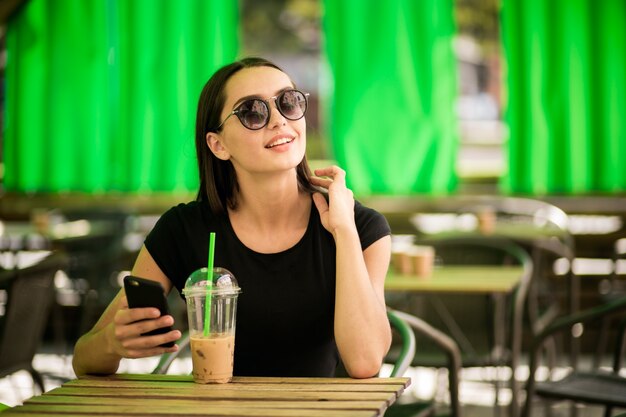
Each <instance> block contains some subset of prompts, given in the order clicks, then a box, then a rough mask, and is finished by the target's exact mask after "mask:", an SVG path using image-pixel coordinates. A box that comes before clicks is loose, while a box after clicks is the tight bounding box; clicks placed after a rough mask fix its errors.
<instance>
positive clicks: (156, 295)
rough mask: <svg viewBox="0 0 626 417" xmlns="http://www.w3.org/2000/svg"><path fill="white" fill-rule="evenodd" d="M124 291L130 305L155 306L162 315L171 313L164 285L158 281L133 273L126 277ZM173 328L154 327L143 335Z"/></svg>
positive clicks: (161, 332)
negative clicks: (136, 275)
mask: <svg viewBox="0 0 626 417" xmlns="http://www.w3.org/2000/svg"><path fill="white" fill-rule="evenodd" d="M124 291H125V292H126V298H127V299H128V307H130V308H143V307H155V308H158V309H159V311H160V312H161V316H164V315H167V314H169V309H168V308H167V298H165V291H164V290H163V286H162V285H161V284H160V283H159V282H156V281H151V280H149V279H145V278H139V277H135V276H132V275H127V276H125V277H124ZM171 330H172V327H171V326H167V327H161V328H159V329H154V330H152V331H150V332H147V333H143V334H142V336H152V335H155V334H163V333H167V332H169V331H171ZM159 346H161V347H172V346H174V342H168V343H164V344H162V345H159Z"/></svg>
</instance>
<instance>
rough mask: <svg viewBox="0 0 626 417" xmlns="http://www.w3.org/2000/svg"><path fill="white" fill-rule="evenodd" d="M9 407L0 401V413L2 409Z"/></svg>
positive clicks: (8, 408)
mask: <svg viewBox="0 0 626 417" xmlns="http://www.w3.org/2000/svg"><path fill="white" fill-rule="evenodd" d="M10 409H11V407H9V406H8V405H6V404H2V403H0V413H1V412H3V411H4V410H10Z"/></svg>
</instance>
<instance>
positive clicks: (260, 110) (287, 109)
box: [215, 90, 309, 132]
mask: <svg viewBox="0 0 626 417" xmlns="http://www.w3.org/2000/svg"><path fill="white" fill-rule="evenodd" d="M308 96H309V94H308V93H303V92H302V91H298V90H285V91H283V92H282V93H280V94H278V95H276V96H274V97H270V98H268V99H267V100H262V99H260V98H253V99H250V100H246V101H244V102H243V103H241V104H240V105H238V106H237V107H236V108H235V110H233V111H232V112H230V114H229V115H228V116H226V118H225V119H224V121H223V122H222V123H220V125H219V126H218V127H217V129H215V131H216V132H219V130H220V129H221V128H222V126H224V123H226V120H228V118H229V117H230V116H232V115H233V114H234V115H236V116H237V118H238V119H239V121H240V122H241V124H242V125H243V126H244V127H245V128H246V129H250V130H259V129H263V128H264V127H265V126H267V124H268V123H269V121H270V114H271V111H270V100H274V103H275V104H276V108H277V109H278V111H279V112H280V114H282V115H283V116H284V117H285V119H288V120H298V119H302V117H303V116H304V113H306V106H307V97H308Z"/></svg>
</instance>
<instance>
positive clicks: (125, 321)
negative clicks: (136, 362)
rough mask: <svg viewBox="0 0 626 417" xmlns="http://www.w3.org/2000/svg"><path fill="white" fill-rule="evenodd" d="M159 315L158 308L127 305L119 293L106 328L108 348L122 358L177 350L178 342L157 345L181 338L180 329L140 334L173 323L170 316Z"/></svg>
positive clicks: (141, 356) (133, 357) (140, 356)
mask: <svg viewBox="0 0 626 417" xmlns="http://www.w3.org/2000/svg"><path fill="white" fill-rule="evenodd" d="M159 315H160V312H159V310H158V309H157V308H152V307H148V308H128V301H127V299H126V297H125V296H122V297H121V299H120V303H119V308H118V310H117V311H116V313H115V316H114V318H113V320H112V321H111V322H110V323H109V325H108V326H107V330H106V334H107V341H108V344H109V350H110V351H111V352H112V353H114V354H115V355H118V356H120V357H122V358H132V359H135V358H145V357H148V356H155V355H160V354H163V353H169V352H176V351H177V350H178V346H177V345H174V346H173V347H169V348H168V347H161V346H159V345H162V344H164V343H168V342H174V341H176V340H178V339H180V337H181V332H180V331H179V330H172V331H170V332H167V333H164V334H158V335H151V336H142V334H144V333H147V332H150V331H152V330H155V329H160V328H162V327H167V326H172V325H173V324H174V318H173V317H172V316H170V315H165V316H162V317H159Z"/></svg>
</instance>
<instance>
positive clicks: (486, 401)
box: [0, 349, 603, 417]
mask: <svg viewBox="0 0 626 417" xmlns="http://www.w3.org/2000/svg"><path fill="white" fill-rule="evenodd" d="M43 351H44V352H45V351H46V349H44V350H43ZM156 363H157V360H156V359H155V358H147V359H136V360H125V361H122V364H121V366H120V370H119V372H126V373H149V372H151V371H152V369H153V368H154V367H155V366H156ZM34 366H35V368H36V369H38V370H39V371H40V372H42V374H44V381H45V384H46V390H50V389H53V388H56V387H58V386H60V385H61V384H62V383H63V381H64V380H68V379H73V378H75V375H74V373H73V371H72V357H71V356H70V355H58V354H52V353H40V354H37V355H36V357H35V361H34ZM390 370H391V369H390V367H387V365H385V366H384V367H383V369H382V371H381V375H382V376H385V375H388V373H389V372H390ZM190 371H191V358H190V357H189V356H185V355H181V358H179V359H177V360H176V361H175V362H174V363H173V364H172V367H171V368H170V371H169V373H173V374H176V373H178V374H185V373H188V372H190ZM462 372H463V373H462V377H461V386H460V397H461V398H460V399H461V404H462V407H463V417H494V416H498V415H499V416H507V413H506V408H505V407H504V408H502V409H501V411H502V412H500V413H499V414H498V413H494V408H493V401H494V389H493V385H492V384H491V382H487V381H490V380H491V379H492V378H493V373H494V372H495V370H494V369H493V368H473V369H465V370H463V371H462ZM517 372H518V375H517V376H518V379H520V380H525V379H526V376H527V372H528V370H527V368H526V367H525V366H522V367H520V368H519V369H518V371H517ZM405 376H408V377H410V378H411V380H412V383H411V386H410V387H409V388H408V389H407V390H406V391H405V393H404V394H403V396H402V397H401V398H400V400H399V401H400V402H403V401H408V402H410V401H411V400H413V399H414V398H418V399H425V400H427V399H432V398H434V399H435V400H436V401H437V403H438V404H441V405H442V408H445V405H446V404H447V402H448V398H447V395H448V394H447V393H448V391H447V386H446V383H447V378H446V375H445V374H444V373H441V372H439V373H438V372H437V371H435V370H434V369H430V368H410V369H409V371H408V372H407V374H406V375H405ZM499 377H500V378H502V379H507V378H508V374H507V371H506V370H504V369H501V370H499ZM34 394H36V392H34V388H33V384H32V379H31V378H30V375H28V374H27V373H26V372H18V373H15V374H13V375H11V376H8V377H5V378H0V403H4V404H7V405H11V406H12V405H17V404H21V403H22V402H23V401H24V400H26V399H28V398H30V397H31V396H32V395H34ZM509 401H510V397H509V392H507V390H506V389H501V391H500V403H501V404H507V403H508V402H509ZM537 407H538V408H537V410H536V412H535V413H533V415H534V416H545V409H544V408H543V406H542V405H537ZM569 411H570V410H569V408H568V407H567V406H566V405H565V404H561V405H556V406H555V407H554V408H553V414H552V415H553V416H554V417H561V416H563V417H566V416H569V415H570V414H569ZM602 415H603V410H602V409H601V408H599V407H586V408H584V409H581V410H579V413H578V417H600V416H602Z"/></svg>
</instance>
